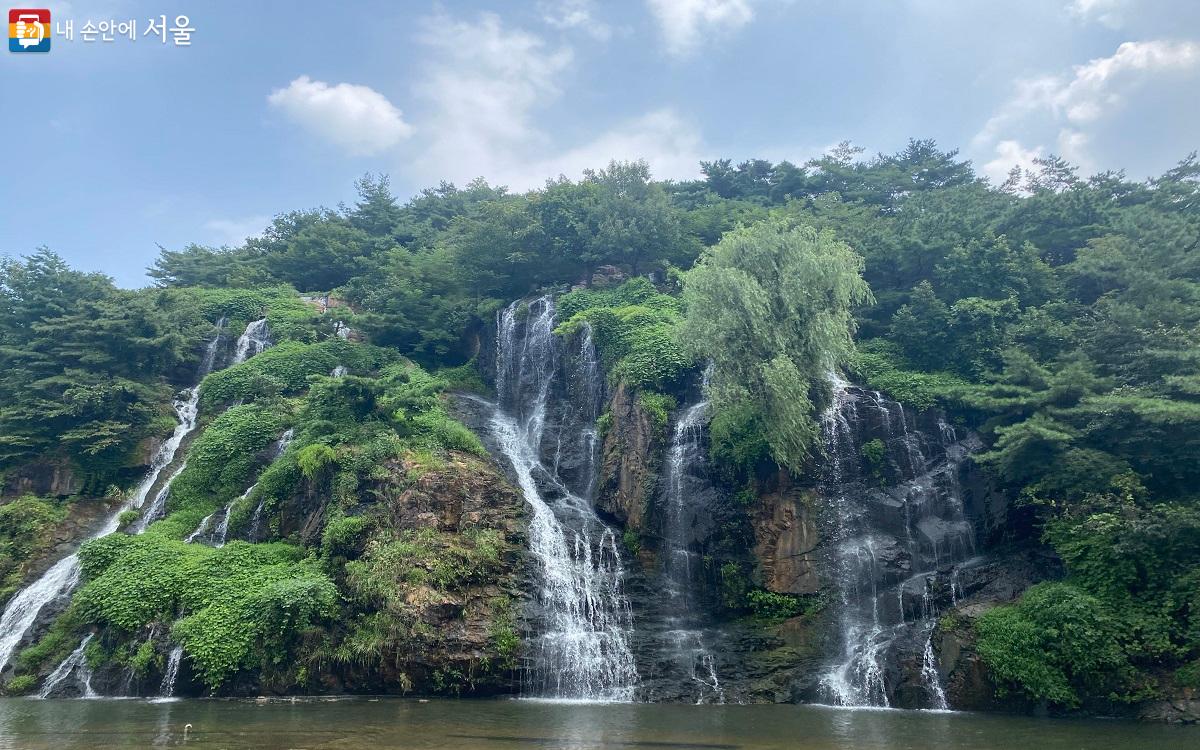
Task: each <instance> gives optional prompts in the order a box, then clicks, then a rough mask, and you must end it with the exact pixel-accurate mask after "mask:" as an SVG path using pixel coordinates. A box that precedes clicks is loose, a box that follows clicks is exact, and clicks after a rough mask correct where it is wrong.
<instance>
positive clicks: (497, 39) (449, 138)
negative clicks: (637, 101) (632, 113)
mask: <svg viewBox="0 0 1200 750" xmlns="http://www.w3.org/2000/svg"><path fill="white" fill-rule="evenodd" d="M420 41H421V43H422V44H423V45H425V46H426V47H427V49H428V51H429V55H428V58H427V59H428V61H429V62H428V68H427V70H426V71H425V74H424V75H423V76H422V83H421V84H419V86H418V89H417V94H418V95H419V96H420V97H421V98H422V99H424V100H425V101H427V102H428V104H429V105H430V108H429V111H428V114H427V115H426V117H427V118H428V121H426V119H422V120H421V123H420V124H421V132H422V134H423V136H424V139H422V140H421V141H420V142H419V143H418V144H417V146H418V148H419V151H420V156H418V157H417V159H416V162H415V164H412V165H410V166H411V168H412V169H413V170H415V172H416V174H417V176H418V177H419V178H420V179H423V180H436V179H451V180H454V181H455V182H459V183H461V182H464V181H466V180H470V179H472V178H474V177H479V176H482V177H485V178H486V179H488V180H489V181H490V182H492V183H494V184H500V185H507V186H508V187H510V188H512V189H514V190H525V189H529V188H534V187H538V186H541V185H543V184H544V183H545V181H546V180H547V179H548V178H553V177H557V176H559V175H560V174H562V175H566V176H568V177H578V176H579V175H580V174H581V173H582V172H583V170H584V169H586V168H599V167H604V166H606V165H607V164H608V162H609V161H610V160H612V159H627V160H632V159H645V160H646V161H647V162H648V163H649V164H650V167H651V169H652V170H653V172H654V174H655V175H656V176H657V177H660V178H667V177H690V176H694V175H695V174H697V173H698V171H699V160H700V158H701V155H702V150H701V143H702V139H701V137H700V134H699V132H698V131H697V129H696V128H695V127H694V126H692V125H691V124H689V123H687V122H686V121H685V120H684V119H683V118H682V117H680V116H679V115H677V114H676V113H675V112H673V111H672V110H670V109H668V108H663V109H659V110H656V111H653V112H650V113H647V114H644V115H642V116H640V117H635V118H632V119H630V120H627V121H625V122H621V123H618V124H616V125H615V126H613V127H611V128H610V129H608V130H605V131H602V132H600V133H598V134H596V135H594V136H592V137H585V138H583V139H581V142H577V143H575V144H561V143H558V142H556V139H555V138H554V137H553V136H552V134H551V133H548V132H546V131H545V130H544V129H543V128H541V127H539V125H538V123H539V121H540V119H541V118H542V116H543V114H544V112H545V110H547V109H548V108H549V107H550V105H552V104H554V103H555V102H556V101H557V100H558V99H559V97H560V96H561V95H562V92H563V90H564V88H565V85H566V80H565V79H566V78H567V76H568V75H569V72H570V67H571V63H572V60H573V55H572V52H571V50H570V48H568V47H551V46H550V45H548V44H547V43H546V42H545V40H543V39H542V38H541V37H539V36H537V35H536V34H532V33H530V32H528V31H525V30H522V29H519V28H512V27H509V26H506V25H504V24H503V23H502V22H501V20H500V19H499V18H498V17H497V16H495V15H492V14H483V15H481V16H479V17H478V19H477V20H475V21H473V22H471V21H460V20H457V19H454V18H450V17H448V16H445V15H439V16H435V17H434V18H432V19H430V20H429V21H428V22H427V23H426V25H425V29H424V31H423V32H422V34H421V36H420Z"/></svg>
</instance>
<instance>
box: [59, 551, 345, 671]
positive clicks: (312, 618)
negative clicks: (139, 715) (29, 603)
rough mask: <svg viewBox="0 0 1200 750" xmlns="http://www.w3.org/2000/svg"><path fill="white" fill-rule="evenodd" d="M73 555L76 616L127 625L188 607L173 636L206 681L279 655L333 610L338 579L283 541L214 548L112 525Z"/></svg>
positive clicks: (133, 628)
mask: <svg viewBox="0 0 1200 750" xmlns="http://www.w3.org/2000/svg"><path fill="white" fill-rule="evenodd" d="M80 554H81V559H82V562H83V567H84V575H85V578H86V580H87V583H86V584H85V585H84V586H83V587H82V588H81V589H80V590H79V592H78V593H77V594H76V595H75V607H76V608H77V610H78V615H79V616H80V617H81V618H82V619H83V620H85V621H87V622H92V623H96V624H100V625H108V626H111V627H114V628H116V629H118V630H119V631H122V632H125V633H132V632H134V631H136V630H137V629H139V628H141V627H142V626H144V625H146V624H148V623H150V622H155V621H160V622H161V621H167V622H170V621H173V620H174V619H175V617H176V614H177V613H183V614H185V616H184V617H183V619H181V620H179V622H177V623H176V624H175V626H174V628H173V629H172V637H173V638H175V639H176V640H177V641H178V642H179V643H180V644H181V645H183V647H184V651H185V653H186V654H187V655H188V657H189V658H190V659H191V660H192V663H193V664H194V665H195V667H196V670H197V672H198V674H199V675H200V676H201V678H202V679H203V680H204V682H205V683H206V684H207V685H208V686H209V687H210V688H212V689H215V688H217V687H219V686H220V685H221V684H223V683H224V682H225V680H227V679H228V678H229V677H230V676H231V675H233V674H234V673H235V672H237V671H239V670H242V669H249V668H255V667H264V666H265V667H268V668H269V667H270V666H272V665H275V664H278V663H280V661H281V660H283V659H285V658H286V657H287V654H288V652H289V649H290V648H291V647H292V645H293V644H294V642H295V640H296V638H297V637H298V634H299V633H301V632H302V631H303V630H305V629H306V628H308V627H310V626H312V625H313V624H316V623H318V622H320V621H322V620H324V619H327V618H330V617H333V616H334V614H336V611H337V601H338V594H337V589H336V587H335V586H334V585H333V583H332V582H331V581H330V580H329V579H328V578H326V577H325V575H324V574H323V573H321V572H320V571H319V570H318V569H317V568H316V567H315V565H314V563H312V562H310V561H306V560H304V559H303V551H302V550H300V549H299V548H296V547H291V546H288V545H282V544H254V545H251V544H246V543H244V542H232V543H230V544H229V545H227V546H225V547H222V548H220V549H214V548H211V547H206V546H203V545H198V544H187V543H184V542H181V541H177V540H173V539H167V538H165V537H163V536H161V535H156V534H143V535H141V536H126V535H122V534H114V535H111V536H107V537H104V538H101V539H96V540H93V541H91V542H89V543H87V544H86V545H84V547H83V549H82V550H81V553H80Z"/></svg>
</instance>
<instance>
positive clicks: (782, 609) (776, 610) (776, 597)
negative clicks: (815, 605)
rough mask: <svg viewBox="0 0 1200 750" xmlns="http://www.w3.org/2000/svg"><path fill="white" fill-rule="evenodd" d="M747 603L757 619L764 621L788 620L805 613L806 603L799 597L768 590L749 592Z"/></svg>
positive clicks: (752, 590)
mask: <svg viewBox="0 0 1200 750" xmlns="http://www.w3.org/2000/svg"><path fill="white" fill-rule="evenodd" d="M746 603H747V605H748V606H749V608H750V611H751V612H752V613H753V614H754V616H755V617H759V618H761V619H764V620H786V619H788V618H789V617H795V616H796V615H799V614H801V613H803V612H804V611H805V606H804V602H803V601H802V600H801V599H800V598H799V597H796V596H793V595H791V594H778V593H776V592H774V591H768V590H766V589H751V590H750V591H748V592H747V593H746Z"/></svg>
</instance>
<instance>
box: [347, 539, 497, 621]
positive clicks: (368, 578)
mask: <svg viewBox="0 0 1200 750" xmlns="http://www.w3.org/2000/svg"><path fill="white" fill-rule="evenodd" d="M500 548H501V540H500V537H499V534H498V533H497V532H496V531H494V530H492V529H474V530H469V531H467V532H466V533H464V534H462V535H461V536H460V537H452V536H450V535H448V534H439V533H438V532H436V531H434V530H432V529H419V530H415V531H413V530H407V531H403V532H401V533H400V535H399V537H398V538H396V539H394V540H390V541H385V540H383V539H380V538H376V539H373V540H371V541H370V542H368V544H367V549H366V552H365V553H364V554H363V556H362V558H361V559H360V560H355V561H353V562H349V563H347V564H346V575H347V582H348V584H349V586H350V590H351V591H352V592H353V593H354V594H355V595H356V596H359V597H364V598H368V599H370V600H373V601H378V602H383V603H386V605H387V606H389V607H393V608H395V607H401V606H403V597H404V594H405V587H414V586H433V587H435V588H437V589H440V590H442V591H446V592H453V591H459V590H462V588H463V587H464V586H466V585H467V584H468V583H471V582H474V581H481V580H486V578H487V576H488V575H489V574H490V573H491V572H492V571H493V570H494V569H495V567H496V565H497V564H498V563H499V561H500Z"/></svg>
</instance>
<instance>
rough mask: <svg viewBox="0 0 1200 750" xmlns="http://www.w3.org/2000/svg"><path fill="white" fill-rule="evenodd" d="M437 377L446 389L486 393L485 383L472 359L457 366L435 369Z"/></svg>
mask: <svg viewBox="0 0 1200 750" xmlns="http://www.w3.org/2000/svg"><path fill="white" fill-rule="evenodd" d="M437 377H438V378H440V379H441V380H442V382H444V383H445V384H446V390H451V391H467V392H468V393H480V394H484V395H486V394H487V393H488V390H489V389H488V387H487V384H486V383H484V382H483V378H482V377H481V376H480V374H479V366H478V364H477V363H476V362H475V360H474V359H471V360H468V361H466V362H464V363H462V364H461V365H458V366H457V367H443V368H442V369H440V370H438V371H437Z"/></svg>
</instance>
